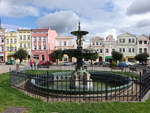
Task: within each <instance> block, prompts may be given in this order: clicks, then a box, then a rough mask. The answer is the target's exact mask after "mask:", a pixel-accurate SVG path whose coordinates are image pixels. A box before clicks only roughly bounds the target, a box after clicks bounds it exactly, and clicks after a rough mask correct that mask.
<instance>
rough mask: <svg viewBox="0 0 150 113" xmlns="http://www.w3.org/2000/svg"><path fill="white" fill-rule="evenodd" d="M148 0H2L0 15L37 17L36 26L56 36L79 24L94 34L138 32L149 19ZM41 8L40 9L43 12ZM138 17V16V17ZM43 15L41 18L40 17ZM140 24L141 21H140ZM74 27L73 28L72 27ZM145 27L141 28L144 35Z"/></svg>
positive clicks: (75, 27)
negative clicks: (45, 28) (47, 28)
mask: <svg viewBox="0 0 150 113" xmlns="http://www.w3.org/2000/svg"><path fill="white" fill-rule="evenodd" d="M149 2H150V0H86V1H85V0H2V2H1V4H2V5H1V4H0V5H1V6H0V15H4V16H13V17H18V16H38V15H39V14H40V16H41V14H42V16H41V17H38V19H37V24H38V25H39V27H51V28H53V29H56V30H57V32H59V33H67V34H68V33H70V31H71V30H72V29H74V30H76V29H77V25H76V23H77V21H78V20H80V21H81V25H82V29H83V30H87V31H89V34H88V35H87V37H92V36H93V35H95V34H99V35H104V34H108V35H109V34H113V35H114V37H115V35H117V34H120V33H122V32H127V31H128V32H131V33H133V34H134V33H135V34H136V33H139V31H138V29H139V24H141V23H144V25H146V24H147V22H148V21H145V20H148V19H149V18H150V13H148V12H149V9H150V8H149V7H148V5H149V4H150V3H149ZM43 9H44V10H43ZM45 9H46V10H45ZM139 14H140V15H139ZM43 15H44V16H43ZM142 21H144V22H142ZM75 25H76V26H75ZM148 28H149V26H148V25H146V26H144V27H142V28H140V29H141V31H140V32H141V33H147V32H148V30H147V29H148Z"/></svg>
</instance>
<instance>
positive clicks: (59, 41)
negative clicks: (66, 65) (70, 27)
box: [55, 36, 76, 62]
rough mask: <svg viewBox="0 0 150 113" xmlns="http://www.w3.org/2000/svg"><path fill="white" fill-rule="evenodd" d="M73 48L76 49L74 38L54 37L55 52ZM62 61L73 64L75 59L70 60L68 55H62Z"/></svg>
mask: <svg viewBox="0 0 150 113" xmlns="http://www.w3.org/2000/svg"><path fill="white" fill-rule="evenodd" d="M75 48H76V42H75V39H74V37H69V36H59V37H56V42H55V50H58V49H61V50H64V49H75ZM62 61H65V62H75V58H72V59H70V58H69V57H68V55H64V56H63V58H62Z"/></svg>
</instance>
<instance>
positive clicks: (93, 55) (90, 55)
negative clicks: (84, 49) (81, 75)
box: [83, 52, 98, 64]
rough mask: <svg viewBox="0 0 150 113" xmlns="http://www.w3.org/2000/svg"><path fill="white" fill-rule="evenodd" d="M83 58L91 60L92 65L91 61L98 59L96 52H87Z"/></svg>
mask: <svg viewBox="0 0 150 113" xmlns="http://www.w3.org/2000/svg"><path fill="white" fill-rule="evenodd" d="M83 56H84V59H86V60H91V64H92V61H93V60H96V59H97V58H98V53H97V52H89V53H85V54H84V55H83Z"/></svg>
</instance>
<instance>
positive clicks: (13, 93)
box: [0, 73, 150, 113]
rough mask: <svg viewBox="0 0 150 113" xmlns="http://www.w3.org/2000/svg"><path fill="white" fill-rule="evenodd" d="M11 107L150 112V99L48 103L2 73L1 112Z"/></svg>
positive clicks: (42, 111)
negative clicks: (132, 101) (27, 94)
mask: <svg viewBox="0 0 150 113" xmlns="http://www.w3.org/2000/svg"><path fill="white" fill-rule="evenodd" d="M9 107H29V108H30V109H31V110H30V111H29V113H52V112H58V113H150V99H149V100H147V101H146V102H143V103H126V102H122V103H121V102H105V103H91V104H90V103H86V104H81V103H66V102H62V103H58V102H57V103H47V102H43V101H41V100H38V99H33V98H32V97H28V96H26V95H25V94H23V93H22V92H20V91H18V90H16V89H13V88H11V87H10V86H9V76H8V74H7V73H6V74H1V75H0V112H3V111H4V110H5V109H6V108H9Z"/></svg>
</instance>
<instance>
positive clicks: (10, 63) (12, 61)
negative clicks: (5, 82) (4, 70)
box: [6, 60, 16, 65]
mask: <svg viewBox="0 0 150 113" xmlns="http://www.w3.org/2000/svg"><path fill="white" fill-rule="evenodd" d="M15 63H16V62H15V60H8V61H7V62H6V65H14V64H15Z"/></svg>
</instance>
